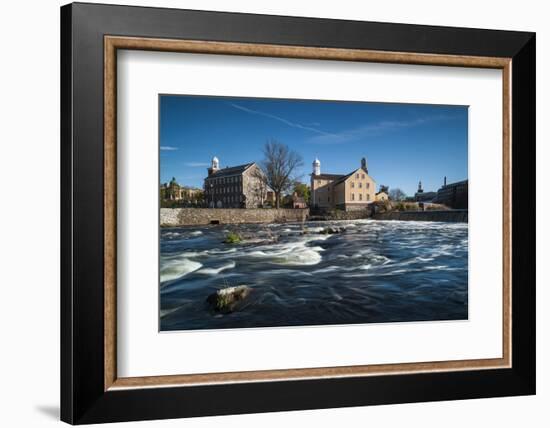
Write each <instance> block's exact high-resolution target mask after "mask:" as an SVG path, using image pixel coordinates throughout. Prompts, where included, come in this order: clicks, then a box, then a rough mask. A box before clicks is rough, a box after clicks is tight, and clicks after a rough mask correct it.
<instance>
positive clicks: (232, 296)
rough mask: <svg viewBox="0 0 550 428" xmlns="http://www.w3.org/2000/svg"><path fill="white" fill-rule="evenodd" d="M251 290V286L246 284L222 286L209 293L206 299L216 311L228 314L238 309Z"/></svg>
mask: <svg viewBox="0 0 550 428" xmlns="http://www.w3.org/2000/svg"><path fill="white" fill-rule="evenodd" d="M250 292H251V288H250V287H248V286H246V285H238V286H236V287H227V288H222V289H221V290H218V291H216V292H215V293H212V294H211V295H209V296H208V298H207V299H206V301H207V302H208V304H209V305H210V307H211V308H212V309H214V310H215V311H216V312H221V313H224V314H228V313H231V312H234V311H236V310H238V309H239V308H240V307H241V306H242V303H243V301H244V300H245V299H246V298H247V297H248V296H249V295H250Z"/></svg>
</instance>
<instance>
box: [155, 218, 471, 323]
mask: <svg viewBox="0 0 550 428" xmlns="http://www.w3.org/2000/svg"><path fill="white" fill-rule="evenodd" d="M327 227H334V228H339V230H341V232H340V233H335V234H323V233H322V231H323V229H325V228H327ZM229 232H236V233H238V234H240V235H241V236H242V237H243V241H242V242H241V243H238V244H225V243H223V241H224V239H225V237H226V235H227V234H228V233H229ZM160 246H161V255H160V327H161V330H162V331H168V330H193V329H220V328H242V327H247V328H248V327H280V326H299V325H300V326H301V325H327V324H356V323H386V322H409V321H436V320H464V319H467V318H468V225H467V224H465V223H437V222H414V221H410V222H404V221H376V220H355V221H329V222H319V223H305V224H304V225H302V224H268V225H265V224H263V225H231V226H228V225H212V226H201V227H184V228H169V229H161V239H160ZM237 285H246V286H248V287H250V289H251V293H250V295H249V296H248V297H247V298H246V300H245V302H244V305H243V306H242V307H241V308H240V309H239V310H237V311H235V312H232V313H227V314H222V313H218V312H216V311H214V310H213V309H212V308H210V307H209V305H208V304H207V303H206V299H207V297H208V296H209V295H210V294H212V293H214V292H216V290H219V289H221V288H224V287H229V286H237Z"/></svg>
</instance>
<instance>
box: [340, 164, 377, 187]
mask: <svg viewBox="0 0 550 428" xmlns="http://www.w3.org/2000/svg"><path fill="white" fill-rule="evenodd" d="M359 170H361V171H363V172H364V173H365V174H366V175H368V176H369V177H370V178H372V177H371V176H370V175H369V173H368V172H367V171H365V170H364V169H363V168H357V169H355V170H353V171H352V172H350V173H349V174H346V175H343V176H342V177H341V178H340V179H339V180H337V181H336V182H334V185H336V184H340V183H343V182H344V181H346V180H347V179H348V178H350V177H351V176H352V175H353V174H355V173H356V172H357V171H359Z"/></svg>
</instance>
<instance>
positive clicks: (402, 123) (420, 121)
mask: <svg viewBox="0 0 550 428" xmlns="http://www.w3.org/2000/svg"><path fill="white" fill-rule="evenodd" d="M451 118H452V116H450V115H433V116H426V117H419V118H416V119H410V120H383V121H380V122H375V123H369V124H367V125H362V126H358V127H356V128H352V129H347V130H344V131H341V132H338V133H335V134H330V135H317V136H315V137H312V138H310V139H309V140H308V142H309V143H312V144H344V143H348V142H350V141H357V140H360V139H362V138H366V137H372V136H379V135H382V134H385V133H388V132H393V131H396V130H399V129H406V128H413V127H415V126H420V125H424V124H426V123H431V122H437V121H441V120H447V119H451Z"/></svg>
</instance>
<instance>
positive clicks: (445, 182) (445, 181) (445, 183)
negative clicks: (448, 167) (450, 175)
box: [443, 176, 447, 186]
mask: <svg viewBox="0 0 550 428" xmlns="http://www.w3.org/2000/svg"><path fill="white" fill-rule="evenodd" d="M443 185H444V186H446V185H447V176H445V177H444V178H443Z"/></svg>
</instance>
